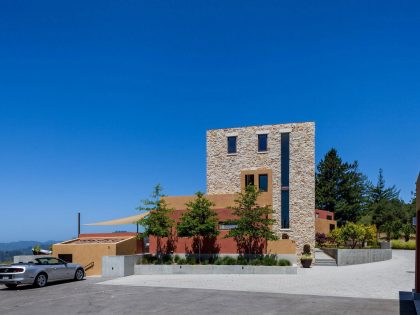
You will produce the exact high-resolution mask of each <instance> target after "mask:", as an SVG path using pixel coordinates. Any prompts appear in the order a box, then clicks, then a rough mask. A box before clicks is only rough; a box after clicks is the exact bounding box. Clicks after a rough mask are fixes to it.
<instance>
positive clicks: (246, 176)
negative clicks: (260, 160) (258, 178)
mask: <svg viewBox="0 0 420 315" xmlns="http://www.w3.org/2000/svg"><path fill="white" fill-rule="evenodd" d="M248 178H252V180H251V181H249V180H248ZM250 182H252V183H250ZM249 185H253V186H254V185H255V175H254V174H245V187H247V186H249Z"/></svg>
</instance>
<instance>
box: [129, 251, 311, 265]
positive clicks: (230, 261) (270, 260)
mask: <svg viewBox="0 0 420 315" xmlns="http://www.w3.org/2000/svg"><path fill="white" fill-rule="evenodd" d="M309 253H310V247H309ZM309 255H310V254H309ZM137 264H140V265H150V264H155V265H161V264H166V265H171V264H177V265H196V264H201V265H212V264H214V265H243V266H246V265H251V266H291V265H292V264H291V263H290V261H289V260H287V259H279V260H277V257H276V255H258V256H256V257H253V258H246V257H245V256H242V255H240V256H238V257H237V258H234V257H230V256H224V257H216V258H213V257H210V258H209V259H204V260H202V261H201V263H199V262H198V260H197V258H196V257H195V256H194V255H187V256H186V257H185V258H183V257H180V256H178V255H175V256H171V255H163V256H161V258H160V259H158V257H156V256H152V255H148V256H143V257H142V258H140V259H139V260H138V261H137Z"/></svg>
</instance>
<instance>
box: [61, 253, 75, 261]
mask: <svg viewBox="0 0 420 315" xmlns="http://www.w3.org/2000/svg"><path fill="white" fill-rule="evenodd" d="M58 258H60V259H61V260H64V261H65V262H67V263H72V262H73V255H72V254H58Z"/></svg>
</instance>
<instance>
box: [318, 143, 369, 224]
mask: <svg viewBox="0 0 420 315" xmlns="http://www.w3.org/2000/svg"><path fill="white" fill-rule="evenodd" d="M358 168H359V166H358V163H357V161H355V162H353V163H345V162H343V161H342V159H341V158H340V156H339V155H338V153H337V150H335V149H334V148H333V149H331V150H330V151H328V152H327V154H326V155H325V157H324V158H323V159H322V160H321V161H320V162H319V164H318V166H317V173H316V177H315V182H316V189H315V193H316V206H317V208H319V209H323V210H328V211H332V212H334V213H335V219H336V220H337V221H338V224H339V225H340V226H342V225H344V224H345V223H346V222H347V221H350V222H356V221H358V220H359V219H360V218H361V216H362V215H363V213H364V210H365V209H366V177H365V176H364V175H363V174H362V173H361V172H360V171H359V169H358Z"/></svg>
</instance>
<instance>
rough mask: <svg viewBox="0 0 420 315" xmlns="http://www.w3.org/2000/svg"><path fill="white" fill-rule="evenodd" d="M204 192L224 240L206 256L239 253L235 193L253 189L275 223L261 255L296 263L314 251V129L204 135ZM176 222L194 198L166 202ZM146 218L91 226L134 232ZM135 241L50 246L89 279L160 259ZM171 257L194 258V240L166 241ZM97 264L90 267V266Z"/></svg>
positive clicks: (84, 240)
mask: <svg viewBox="0 0 420 315" xmlns="http://www.w3.org/2000/svg"><path fill="white" fill-rule="evenodd" d="M206 173H207V192H206V198H208V199H209V200H210V201H212V202H213V203H214V210H215V211H216V212H217V214H218V218H219V226H218V228H219V230H220V234H219V235H218V236H217V237H216V238H215V239H211V240H205V243H204V246H203V248H202V251H201V252H202V253H203V254H238V253H240V252H241V248H240V247H238V245H237V243H236V242H235V240H234V239H232V238H225V237H224V236H225V235H226V234H227V233H228V232H229V230H231V229H233V228H235V226H234V225H231V224H228V222H227V221H228V220H229V219H233V218H234V216H233V213H232V210H231V207H232V206H235V199H236V198H237V193H239V192H241V191H243V190H244V189H245V187H246V186H247V185H255V186H256V187H257V188H258V190H259V191H261V194H260V196H259V199H258V204H259V205H261V206H262V205H267V206H270V207H271V208H272V210H273V215H272V218H274V219H275V220H276V223H275V224H274V225H273V226H272V229H273V230H274V231H275V233H276V234H277V235H278V236H279V240H277V241H268V242H262V243H261V246H260V248H259V250H260V252H261V253H272V254H278V255H285V258H288V259H289V260H290V261H292V262H296V261H297V259H296V257H297V256H296V255H297V254H300V253H301V252H302V250H303V246H304V245H305V244H309V245H310V246H311V247H312V248H314V246H315V215H314V209H315V124H314V123H313V122H305V123H291V124H277V125H265V126H253V127H241V128H228V129H215V130H209V131H207V170H206ZM164 198H165V200H166V202H167V204H168V206H169V207H171V208H173V209H174V210H175V211H174V212H173V218H174V219H175V220H178V219H179V218H180V217H181V215H182V213H184V212H185V211H186V208H187V207H186V203H187V202H189V201H191V200H193V199H194V198H196V197H195V196H167V197H164ZM146 215H147V213H142V214H139V215H135V216H132V217H128V218H120V219H117V220H112V221H105V222H99V223H94V224H88V225H121V224H134V223H135V222H137V221H138V220H139V219H141V218H142V217H144V216H146ZM144 243H145V242H143V240H142V239H140V240H139V237H138V236H137V238H136V237H135V236H134V235H132V234H124V235H116V234H114V233H108V234H84V235H83V234H81V235H79V237H78V238H77V239H75V240H70V241H67V242H63V243H60V244H55V245H54V246H53V254H54V255H56V256H57V255H58V256H59V257H62V258H63V259H65V260H68V261H69V260H71V261H73V262H77V263H81V264H83V265H86V266H91V270H90V272H88V274H98V273H100V264H101V260H102V257H103V256H116V255H133V254H138V253H144V252H150V253H154V252H155V251H156V246H157V240H156V238H155V237H153V236H151V237H150V238H149V249H147V248H146V247H145V246H144V245H142V244H144ZM161 244H163V250H164V251H165V252H167V253H176V254H188V253H195V252H197V250H196V244H194V241H193V240H192V239H191V238H183V237H178V236H177V235H174V236H173V237H171V238H169V239H168V238H166V239H163V240H161ZM92 262H93V266H92Z"/></svg>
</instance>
